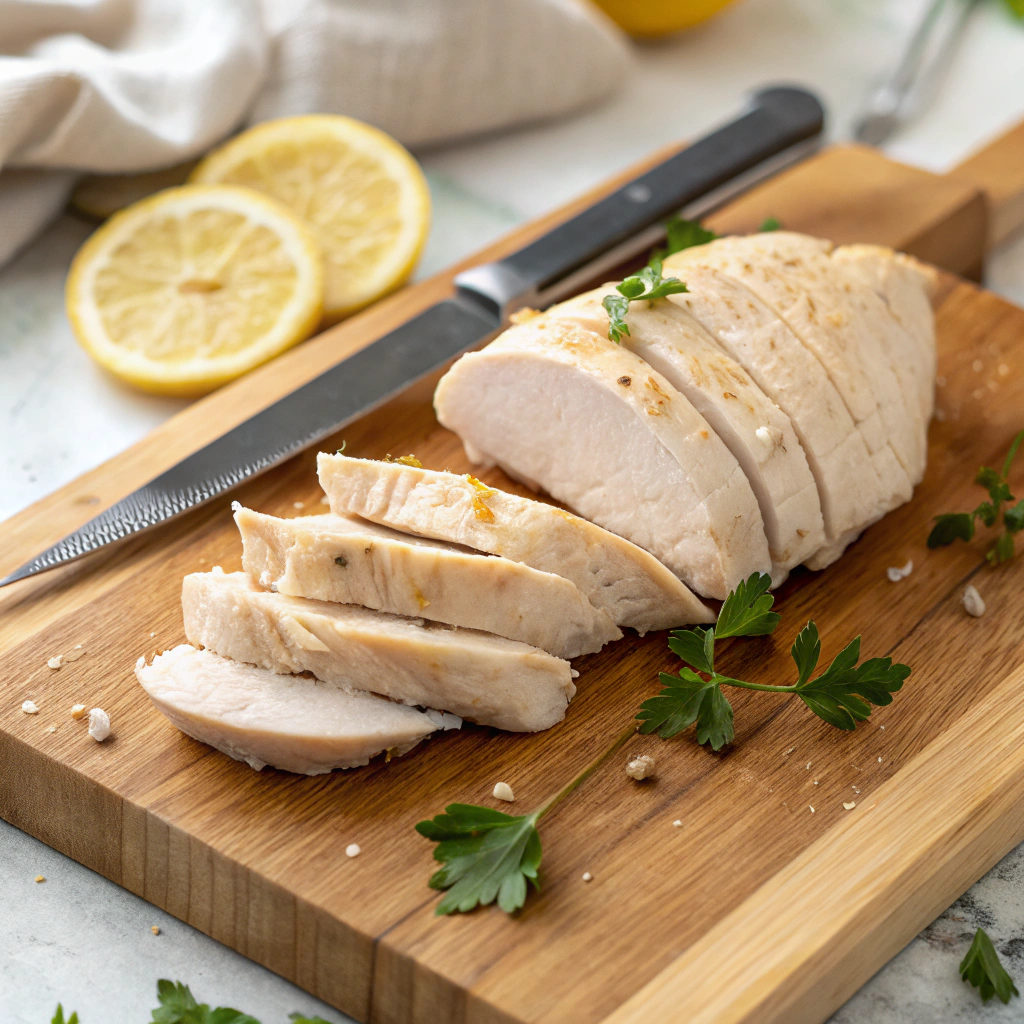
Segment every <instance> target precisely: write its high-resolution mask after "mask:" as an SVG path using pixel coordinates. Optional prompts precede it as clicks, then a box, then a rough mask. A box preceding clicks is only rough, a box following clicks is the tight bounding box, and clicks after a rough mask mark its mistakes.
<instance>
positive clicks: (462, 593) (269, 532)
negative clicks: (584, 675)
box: [234, 503, 622, 658]
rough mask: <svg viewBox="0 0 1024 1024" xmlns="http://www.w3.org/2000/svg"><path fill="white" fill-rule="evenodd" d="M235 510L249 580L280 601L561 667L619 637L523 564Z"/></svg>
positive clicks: (387, 532)
mask: <svg viewBox="0 0 1024 1024" xmlns="http://www.w3.org/2000/svg"><path fill="white" fill-rule="evenodd" d="M234 508H235V522H236V523H237V524H238V529H239V531H240V532H241V534H242V545H243V551H242V565H243V567H244V568H245V571H246V572H247V573H248V574H249V576H250V577H251V578H252V579H254V580H257V581H258V582H259V583H260V584H261V585H262V586H263V587H265V588H267V589H269V590H273V591H275V592H277V593H280V594H287V595H289V596H292V597H309V598H314V599H316V600H319V601H339V602H342V603H344V604H359V605H363V606H365V607H366V608H375V609H377V610H378V611H384V612H391V613H392V614H395V615H406V616H412V617H416V616H422V617H423V618H425V619H432V620H434V621H436V622H447V623H449V624H451V625H453V626H468V627H470V628H472V629H481V630H485V631H486V632H489V633H497V634H498V636H504V637H508V638H509V639H510V640H520V641H522V642H523V643H527V644H530V645H532V646H533V647H539V648H541V650H545V651H547V652H548V653H549V654H553V655H555V657H556V658H575V657H577V655H580V654H588V653H592V652H594V651H599V650H600V649H601V648H602V647H603V646H604V645H605V644H606V643H608V642H609V641H610V640H619V639H621V637H622V631H621V630H620V629H619V628H618V626H616V625H615V623H614V622H612V620H611V616H609V614H608V613H607V612H606V611H603V610H601V609H598V608H595V607H594V605H592V604H591V603H590V601H588V600H587V598H586V597H584V596H583V594H582V593H581V592H580V590H579V588H578V587H577V586H576V585H575V584H574V583H572V582H570V581H569V580H567V579H565V578H564V577H562V576H556V575H554V574H553V573H549V572H541V571H540V570H539V569H532V568H531V567H530V566H528V565H524V564H523V563H522V562H513V561H510V560H509V559H507V558H500V557H493V556H490V555H483V554H479V553H478V552H475V551H469V550H467V549H466V548H462V547H456V546H455V545H453V544H446V543H444V542H443V541H437V540H426V539H424V538H422V537H410V536H409V535H408V534H404V533H399V532H398V531H397V530H392V529H390V528H388V527H387V526H379V525H378V524H376V523H370V522H367V521H366V520H365V519H352V518H349V517H347V516H336V515H333V514H332V515H319V516H303V517H301V518H298V519H277V518H275V517H274V516H267V515H262V514H260V513H259V512H253V511H252V510H251V509H247V508H243V507H242V506H241V505H239V504H237V503H236V504H235V506H234Z"/></svg>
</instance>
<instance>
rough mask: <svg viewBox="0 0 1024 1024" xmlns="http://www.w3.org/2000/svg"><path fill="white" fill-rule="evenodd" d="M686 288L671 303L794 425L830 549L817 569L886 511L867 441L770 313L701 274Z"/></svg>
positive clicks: (732, 286)
mask: <svg viewBox="0 0 1024 1024" xmlns="http://www.w3.org/2000/svg"><path fill="white" fill-rule="evenodd" d="M686 284H687V289H688V290H687V291H686V292H683V293H680V294H677V295H673V296H671V297H670V301H671V302H672V303H673V304H676V305H679V306H680V307H682V308H683V309H685V310H686V311H687V312H689V313H690V314H691V315H692V316H693V317H694V318H695V319H696V320H698V321H699V322H700V323H701V324H702V325H703V326H704V327H705V328H706V329H707V330H708V331H709V332H710V333H711V334H712V335H714V337H715V338H716V339H717V341H718V343H719V344H720V345H721V346H722V348H723V349H724V350H725V351H726V352H728V353H729V354H730V355H731V356H732V357H733V358H734V359H735V360H736V361H737V363H739V364H740V365H742V366H743V367H744V369H745V370H746V371H747V372H748V373H749V374H750V376H751V377H752V378H753V379H754V380H755V381H756V382H757V384H758V385H759V386H760V388H761V389H762V390H763V391H764V393H765V394H766V395H767V396H768V397H769V398H771V399H772V401H774V402H775V403H776V404H777V405H778V406H779V408H780V409H782V411H783V412H785V413H786V414H787V415H788V416H789V418H790V422H791V423H792V424H793V429H794V430H795V432H796V435H797V437H798V439H799V440H800V443H801V445H802V447H803V450H804V453H805V455H806V456H807V462H808V465H809V466H810V469H811V472H812V473H813V475H814V479H815V482H816V483H817V485H818V497H819V499H820V501H821V510H822V515H823V518H824V521H825V536H826V538H827V543H826V545H824V546H823V549H822V551H821V552H819V553H818V554H816V555H812V556H811V560H810V561H811V562H813V564H814V567H815V568H821V567H823V566H824V565H827V564H829V562H830V561H833V560H834V559H835V558H838V557H839V555H841V554H842V552H843V550H844V549H845V547H846V545H847V544H849V543H851V542H852V541H853V540H854V539H855V538H856V537H857V536H858V535H859V534H860V533H861V531H862V530H863V529H864V528H865V527H867V526H868V525H870V524H871V523H873V522H875V521H876V520H878V519H880V518H881V517H882V516H883V515H884V514H885V513H886V512H887V511H888V509H889V507H890V505H889V490H888V489H887V488H885V487H883V485H882V483H881V481H880V480H879V479H878V474H877V471H876V469H875V466H874V464H873V463H872V460H871V453H870V452H869V451H868V448H867V444H866V442H865V441H864V437H863V435H862V434H861V433H860V431H858V430H857V428H856V425H855V424H854V422H853V418H852V417H851V416H850V412H849V410H848V409H847V408H846V404H845V402H843V399H842V396H841V395H840V394H839V392H838V391H837V390H836V387H835V385H834V384H833V383H832V380H831V378H830V377H829V376H828V374H827V373H826V372H825V368H824V367H823V366H822V365H821V362H820V361H819V360H818V359H817V357H816V356H815V355H814V353H813V352H811V350H810V349H808V348H807V347H806V346H805V345H804V344H803V343H802V342H801V341H800V339H799V338H798V337H797V336H796V335H795V334H794V333H793V331H792V330H791V329H790V327H789V325H788V324H786V323H785V322H784V321H783V320H782V319H780V317H779V316H778V314H777V313H776V312H775V311H774V310H773V309H772V308H771V307H769V306H768V305H766V304H765V303H764V302H762V301H761V300H760V299H759V298H758V297H757V296H756V295H755V294H754V293H753V292H751V291H750V290H749V289H748V288H746V287H745V286H744V285H742V284H740V283H739V282H738V281H735V280H733V279H732V278H731V277H727V276H726V275H725V274H722V273H720V272H719V271H717V270H711V269H708V268H706V267H699V266H693V267H687V270H686Z"/></svg>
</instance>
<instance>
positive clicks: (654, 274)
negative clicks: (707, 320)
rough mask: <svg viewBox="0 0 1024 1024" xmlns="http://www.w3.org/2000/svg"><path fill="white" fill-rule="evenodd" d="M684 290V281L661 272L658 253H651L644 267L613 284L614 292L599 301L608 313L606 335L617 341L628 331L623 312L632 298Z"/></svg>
mask: <svg viewBox="0 0 1024 1024" xmlns="http://www.w3.org/2000/svg"><path fill="white" fill-rule="evenodd" d="M685 291H686V285H685V284H683V282H682V281H680V280H679V278H678V277H664V278H663V277H662V276H661V257H660V256H652V257H651V259H650V262H649V263H648V264H647V266H646V267H644V268H643V269H642V270H639V271H637V272H636V273H635V274H631V275H630V276H629V277H627V278H626V279H625V280H624V281H623V282H622V283H621V284H617V285H616V286H615V292H613V293H612V294H611V295H606V296H605V297H604V300H603V301H602V303H601V305H603V306H604V308H605V312H606V313H607V314H608V337H609V338H610V339H611V340H612V341H614V342H618V341H619V340H620V339H621V338H622V336H623V335H624V334H629V325H628V324H627V323H626V313H627V312H628V311H629V304H630V303H631V302H639V301H651V302H653V301H654V300H655V299H663V298H665V297H666V296H667V295H677V294H678V293H679V292H685Z"/></svg>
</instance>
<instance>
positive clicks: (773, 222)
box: [757, 217, 782, 231]
mask: <svg viewBox="0 0 1024 1024" xmlns="http://www.w3.org/2000/svg"><path fill="white" fill-rule="evenodd" d="M757 230H758V231H781V230H782V222H781V221H780V220H779V218H778V217H765V219H764V220H763V221H761V226H760V227H759V228H758V229H757Z"/></svg>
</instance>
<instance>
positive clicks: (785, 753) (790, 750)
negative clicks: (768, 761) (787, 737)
mask: <svg viewBox="0 0 1024 1024" xmlns="http://www.w3.org/2000/svg"><path fill="white" fill-rule="evenodd" d="M794 750H796V747H790V748H789V750H786V751H783V754H782V756H783V757H789V755H790V754H792V753H793V751H794Z"/></svg>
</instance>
